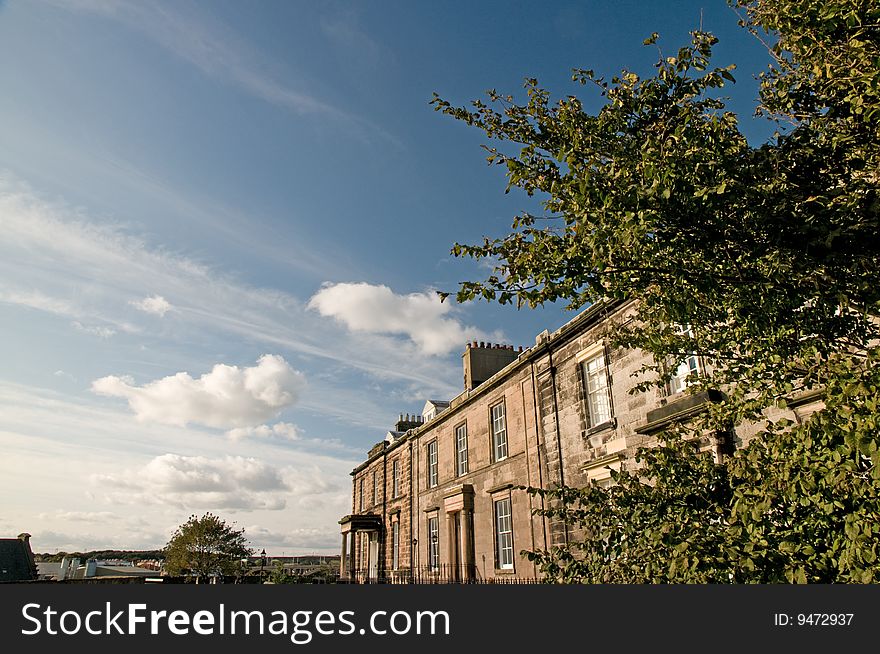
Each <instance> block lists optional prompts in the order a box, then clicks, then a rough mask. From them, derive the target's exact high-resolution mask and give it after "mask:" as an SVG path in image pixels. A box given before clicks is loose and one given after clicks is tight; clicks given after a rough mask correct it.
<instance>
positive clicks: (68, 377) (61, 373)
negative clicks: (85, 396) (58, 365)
mask: <svg viewBox="0 0 880 654" xmlns="http://www.w3.org/2000/svg"><path fill="white" fill-rule="evenodd" d="M52 374H53V375H54V376H55V377H58V378H60V379H66V380H67V381H72V382H75V381H77V378H76V377H74V376H73V375H71V374H70V373H69V372H67V371H66V370H56V371H55V372H53V373H52Z"/></svg>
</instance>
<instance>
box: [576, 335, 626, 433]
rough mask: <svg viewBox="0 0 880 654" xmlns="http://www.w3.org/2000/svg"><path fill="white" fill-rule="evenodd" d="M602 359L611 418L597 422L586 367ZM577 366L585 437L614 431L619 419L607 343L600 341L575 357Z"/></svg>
mask: <svg viewBox="0 0 880 654" xmlns="http://www.w3.org/2000/svg"><path fill="white" fill-rule="evenodd" d="M599 357H602V363H603V364H604V369H605V392H606V394H607V401H608V414H609V418H608V419H607V420H603V421H601V422H596V421H595V418H594V416H593V415H592V411H591V408H590V387H589V380H588V376H587V373H586V370H585V368H586V365H587V364H588V363H589V362H591V361H595V360H596V359H598V358H599ZM575 362H576V364H577V374H578V379H579V382H580V390H581V410H582V413H583V418H584V425H585V430H584V431H585V436H591V435H593V434H595V433H596V432H600V431H604V430H606V429H613V428H615V427H616V426H617V417H616V416H615V413H614V393H613V392H612V386H613V383H612V382H613V380H612V376H611V356H610V353H609V352H608V345H607V343H605V341H599V342H597V343H594V344H592V345H590V346H589V347H586V348H584V349H583V350H581V351H580V352H578V353H577V355H576V356H575Z"/></svg>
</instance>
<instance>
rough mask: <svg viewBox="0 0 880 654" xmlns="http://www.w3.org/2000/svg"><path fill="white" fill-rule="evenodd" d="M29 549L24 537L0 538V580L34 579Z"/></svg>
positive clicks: (34, 572) (34, 574)
mask: <svg viewBox="0 0 880 654" xmlns="http://www.w3.org/2000/svg"><path fill="white" fill-rule="evenodd" d="M25 535H26V534H22V536H25ZM30 550H31V547H30V543H28V541H27V539H25V538H22V537H19V538H0V582H4V581H32V580H34V579H36V577H37V575H36V570H35V569H34V566H33V563H32V558H31V557H32V554H31V551H30Z"/></svg>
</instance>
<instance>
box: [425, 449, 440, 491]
mask: <svg viewBox="0 0 880 654" xmlns="http://www.w3.org/2000/svg"><path fill="white" fill-rule="evenodd" d="M432 457H433V460H432ZM425 468H426V469H425V473H426V474H425V477H426V478H427V487H428V488H436V487H437V486H438V485H439V484H440V453H439V446H438V445H437V439H436V438H434V439H432V440H430V441H428V442H427V443H426V444H425Z"/></svg>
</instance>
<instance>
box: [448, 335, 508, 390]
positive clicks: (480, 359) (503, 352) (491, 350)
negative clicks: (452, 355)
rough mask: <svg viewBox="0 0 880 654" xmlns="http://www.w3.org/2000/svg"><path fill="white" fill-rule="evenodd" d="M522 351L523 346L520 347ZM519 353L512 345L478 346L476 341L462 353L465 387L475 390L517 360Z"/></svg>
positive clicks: (485, 344) (483, 344)
mask: <svg viewBox="0 0 880 654" xmlns="http://www.w3.org/2000/svg"><path fill="white" fill-rule="evenodd" d="M520 351H522V348H521V347H520ZM516 358H517V353H516V351H515V350H514V348H513V346H512V345H502V344H499V343H484V342H483V341H480V344H479V347H477V343H476V341H474V342H473V343H472V344H471V345H470V347H468V348H466V349H465V351H464V354H462V364H463V367H464V388H465V390H467V391H470V390H473V389H474V388H476V387H477V386H479V385H480V384H482V383H483V382H484V381H486V380H487V379H489V378H490V377H491V376H492V375H494V374H495V373H497V372H498V371H500V370H502V369H503V368H505V367H507V366H508V365H509V364H510V363H512V362H514V361H516Z"/></svg>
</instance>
